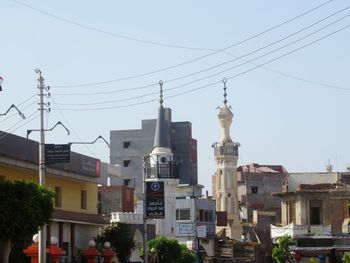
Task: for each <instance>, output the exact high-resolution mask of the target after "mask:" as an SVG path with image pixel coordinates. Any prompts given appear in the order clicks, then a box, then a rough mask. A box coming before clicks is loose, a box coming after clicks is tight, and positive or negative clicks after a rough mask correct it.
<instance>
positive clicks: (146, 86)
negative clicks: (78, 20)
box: [55, 6, 350, 105]
mask: <svg viewBox="0 0 350 263" xmlns="http://www.w3.org/2000/svg"><path fill="white" fill-rule="evenodd" d="M349 8H350V6H347V7H346V8H343V9H341V10H338V11H336V12H334V13H332V14H330V15H328V16H327V17H324V18H322V19H320V20H318V21H316V22H314V23H312V24H310V25H308V26H307V27H304V28H302V29H300V30H298V31H296V32H294V33H291V34H289V35H287V36H285V37H283V38H281V39H279V40H276V41H273V42H271V43H269V44H267V45H265V46H263V47H260V48H258V49H255V50H254V51H252V52H249V53H246V54H244V55H241V56H238V57H237V56H235V59H231V60H227V61H225V62H222V63H220V64H217V65H214V66H211V67H209V68H205V69H202V70H200V71H196V72H193V73H190V74H186V75H183V76H180V77H176V78H173V79H169V80H164V81H163V83H169V82H173V81H177V80H181V79H184V78H188V77H191V76H194V75H197V74H200V73H203V72H206V71H209V70H212V69H215V68H217V67H220V66H223V65H225V64H229V63H232V62H234V61H237V60H240V59H241V60H243V58H244V57H246V56H249V55H252V54H254V53H257V52H259V51H261V50H263V49H266V48H268V47H270V46H273V45H275V44H277V43H279V42H282V41H284V40H286V39H288V38H290V37H292V36H295V35H296V34H298V33H300V32H303V31H305V30H307V29H309V28H311V27H313V26H315V25H317V24H319V23H321V22H323V21H325V20H327V19H329V18H330V17H332V16H334V15H337V14H339V13H341V12H343V11H345V10H347V9H349ZM348 16H349V15H345V16H343V17H341V18H339V19H338V20H335V21H333V22H332V23H330V24H328V25H326V26H324V27H322V28H320V29H319V30H318V31H314V32H315V33H317V32H319V31H321V30H323V29H325V28H327V27H328V26H330V25H333V24H335V23H337V22H339V21H340V20H342V19H345V18H346V17H348ZM302 39H303V38H301V39H299V40H298V41H300V40H302ZM225 53H227V52H225ZM155 85H158V83H153V84H148V85H144V86H140V87H136V88H128V89H122V90H118V91H109V92H92V93H55V95H56V96H67V95H68V96H84V95H88V96H90V95H106V94H113V93H120V92H123V91H130V90H134V89H135V90H136V89H145V88H148V87H152V86H155ZM111 102H116V101H111ZM97 104H99V103H97ZM60 105H67V104H60ZM68 105H69V104H68Z"/></svg>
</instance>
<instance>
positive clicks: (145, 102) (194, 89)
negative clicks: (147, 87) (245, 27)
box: [61, 25, 350, 111]
mask: <svg viewBox="0 0 350 263" xmlns="http://www.w3.org/2000/svg"><path fill="white" fill-rule="evenodd" d="M349 27H350V25H347V26H345V27H342V28H340V29H338V30H336V31H333V32H331V33H329V34H327V35H325V36H323V37H321V38H318V39H316V40H313V41H311V42H309V43H307V44H305V45H303V46H300V47H298V48H296V49H294V50H291V51H289V52H287V53H285V54H282V55H280V56H278V57H276V58H273V59H271V60H269V61H266V62H264V63H262V64H259V65H256V66H254V67H253V68H250V69H248V70H245V71H243V72H240V73H238V74H235V75H233V76H230V77H226V79H233V78H237V77H239V76H241V75H244V74H246V73H248V72H250V71H253V70H255V69H257V68H259V67H262V66H264V65H267V64H270V63H272V62H274V61H276V60H278V59H281V58H283V57H285V56H288V55H290V54H293V53H295V52H297V51H299V50H301V49H303V48H305V47H308V46H310V45H312V44H315V43H317V42H319V41H321V40H323V39H325V38H327V37H330V36H332V35H334V34H336V33H339V32H341V31H343V30H345V29H347V28H349ZM221 82H222V81H221V80H219V81H215V82H211V83H208V84H205V85H202V86H200V87H197V88H193V89H190V90H187V91H184V92H181V93H178V94H175V95H171V96H167V97H165V99H170V98H174V97H178V96H182V95H185V94H188V93H191V92H194V91H197V90H201V89H204V88H207V87H210V86H213V85H216V84H219V83H221ZM342 90H345V91H350V89H346V88H342ZM157 100H158V99H151V100H148V101H143V102H139V103H133V104H127V105H119V106H111V107H100V108H80V109H76V108H67V109H61V110H67V111H68V110H69V111H92V110H106V109H117V108H124V107H131V106H135V105H142V104H148V103H150V102H153V101H157Z"/></svg>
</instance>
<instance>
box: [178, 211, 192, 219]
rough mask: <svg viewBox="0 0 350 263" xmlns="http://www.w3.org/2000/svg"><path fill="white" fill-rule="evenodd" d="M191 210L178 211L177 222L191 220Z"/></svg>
mask: <svg viewBox="0 0 350 263" xmlns="http://www.w3.org/2000/svg"><path fill="white" fill-rule="evenodd" d="M190 219H191V217H190V209H176V220H190Z"/></svg>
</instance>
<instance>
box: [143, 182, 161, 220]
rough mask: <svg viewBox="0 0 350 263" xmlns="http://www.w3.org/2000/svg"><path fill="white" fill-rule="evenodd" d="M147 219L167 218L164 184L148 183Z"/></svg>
mask: <svg viewBox="0 0 350 263" xmlns="http://www.w3.org/2000/svg"><path fill="white" fill-rule="evenodd" d="M146 217H147V218H164V217H165V203H164V182H158V181H157V182H146Z"/></svg>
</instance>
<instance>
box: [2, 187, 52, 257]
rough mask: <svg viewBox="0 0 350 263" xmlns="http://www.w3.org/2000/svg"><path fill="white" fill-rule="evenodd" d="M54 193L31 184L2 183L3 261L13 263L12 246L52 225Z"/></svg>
mask: <svg viewBox="0 0 350 263" xmlns="http://www.w3.org/2000/svg"><path fill="white" fill-rule="evenodd" d="M53 197H54V193H53V192H51V191H50V190H48V189H47V188H45V187H42V186H39V185H38V184H36V183H34V182H31V181H14V182H10V181H3V182H0V211H1V213H0V233H1V235H0V262H8V261H9V253H10V251H11V243H12V242H13V241H14V240H18V239H20V238H24V237H26V236H28V235H33V234H35V233H37V232H38V230H39V229H40V227H42V226H44V225H45V224H48V223H49V222H50V219H51V216H52V213H53V211H54V208H53V202H52V201H53Z"/></svg>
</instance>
